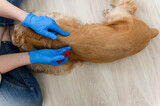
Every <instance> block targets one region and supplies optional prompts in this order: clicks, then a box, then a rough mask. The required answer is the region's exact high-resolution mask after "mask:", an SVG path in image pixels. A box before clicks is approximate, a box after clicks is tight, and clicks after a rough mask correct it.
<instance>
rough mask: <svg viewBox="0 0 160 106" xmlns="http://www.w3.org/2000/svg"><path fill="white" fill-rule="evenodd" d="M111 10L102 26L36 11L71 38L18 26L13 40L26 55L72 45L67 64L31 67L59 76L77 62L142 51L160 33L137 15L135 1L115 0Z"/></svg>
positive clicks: (68, 70)
mask: <svg viewBox="0 0 160 106" xmlns="http://www.w3.org/2000/svg"><path fill="white" fill-rule="evenodd" d="M111 4H112V6H113V7H114V8H113V9H111V10H109V9H108V10H105V11H104V15H105V16H106V20H105V21H104V22H101V23H94V24H85V25H82V24H81V23H80V22H79V21H78V20H77V19H76V18H74V17H72V16H68V15H64V14H61V13H57V12H51V13H49V12H34V13H33V14H35V15H38V16H48V17H51V18H52V19H54V20H55V21H56V23H57V24H58V26H59V27H60V28H61V29H62V30H63V31H65V32H69V33H70V36H67V37H64V36H61V35H59V34H56V35H57V38H58V39H57V40H51V39H49V38H47V37H44V36H42V35H39V34H37V33H35V32H34V31H33V30H32V29H30V28H27V27H24V26H22V25H21V24H18V25H16V26H15V29H14V32H13V36H12V40H13V43H14V45H16V46H18V47H19V48H20V50H21V51H22V52H28V51H31V50H39V49H44V48H45V49H58V48H61V47H65V46H71V48H72V49H71V51H70V55H69V60H68V63H67V64H64V65H61V66H56V67H55V66H51V65H42V64H32V65H29V68H30V69H31V70H33V71H36V72H44V73H52V74H55V75H59V74H65V73H69V72H71V69H72V67H73V65H74V64H75V63H76V62H85V61H86V62H95V63H107V62H113V61H116V60H119V59H122V58H125V57H128V56H131V55H134V54H136V53H138V52H140V51H142V50H143V49H144V48H145V47H146V46H147V45H148V43H149V42H150V40H151V39H152V38H154V37H156V36H157V35H158V34H159V31H158V30H157V29H154V28H150V27H149V26H148V25H147V24H145V23H144V22H143V21H142V20H140V19H138V18H136V17H135V16H134V13H135V11H136V9H137V6H136V4H135V2H134V1H132V0H113V1H112V3H111Z"/></svg>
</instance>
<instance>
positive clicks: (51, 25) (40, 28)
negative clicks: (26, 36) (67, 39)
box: [22, 13, 69, 40]
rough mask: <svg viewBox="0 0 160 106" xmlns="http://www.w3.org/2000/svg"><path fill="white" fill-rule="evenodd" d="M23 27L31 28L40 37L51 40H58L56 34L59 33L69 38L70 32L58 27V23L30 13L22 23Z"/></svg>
mask: <svg viewBox="0 0 160 106" xmlns="http://www.w3.org/2000/svg"><path fill="white" fill-rule="evenodd" d="M22 25H23V26H26V27H30V28H31V29H33V30H34V31H35V32H37V33H39V34H40V35H43V36H46V37H48V38H50V39H53V40H56V39H57V36H56V35H55V34H57V33H59V34H61V35H63V36H68V35H69V33H68V32H64V31H63V30H62V29H60V28H59V27H58V25H57V24H56V22H55V21H54V20H53V19H52V18H50V17H47V16H36V15H33V14H32V13H28V15H27V16H26V18H25V20H24V21H23V22H22Z"/></svg>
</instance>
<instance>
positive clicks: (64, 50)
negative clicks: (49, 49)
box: [58, 46, 71, 55]
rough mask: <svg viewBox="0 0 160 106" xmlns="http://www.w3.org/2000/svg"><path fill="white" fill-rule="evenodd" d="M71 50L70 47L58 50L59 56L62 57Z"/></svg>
mask: <svg viewBox="0 0 160 106" xmlns="http://www.w3.org/2000/svg"><path fill="white" fill-rule="evenodd" d="M69 50H71V47H70V46H67V47H62V48H60V49H58V54H60V55H61V54H63V53H64V52H66V51H69Z"/></svg>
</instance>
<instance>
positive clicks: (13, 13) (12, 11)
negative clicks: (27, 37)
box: [0, 0, 28, 22]
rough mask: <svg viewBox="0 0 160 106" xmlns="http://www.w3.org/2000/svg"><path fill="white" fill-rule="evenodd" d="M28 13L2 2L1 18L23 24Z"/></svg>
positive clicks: (0, 6)
mask: <svg viewBox="0 0 160 106" xmlns="http://www.w3.org/2000/svg"><path fill="white" fill-rule="evenodd" d="M27 14H28V13H27V12H25V11H23V10H21V9H19V8H17V7H16V6H14V5H12V4H11V3H9V2H8V1H6V0H0V16H2V17H6V18H10V19H15V20H19V21H21V22H23V20H24V19H25V17H26V16H27Z"/></svg>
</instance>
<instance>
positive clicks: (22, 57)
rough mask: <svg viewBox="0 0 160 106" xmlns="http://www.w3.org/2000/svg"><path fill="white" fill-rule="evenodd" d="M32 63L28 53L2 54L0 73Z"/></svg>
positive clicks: (0, 57)
mask: <svg viewBox="0 0 160 106" xmlns="http://www.w3.org/2000/svg"><path fill="white" fill-rule="evenodd" d="M28 64H31V63H30V59H29V55H28V53H27V52H26V53H16V54H8V55H1V56H0V73H6V72H8V71H11V70H13V69H15V68H17V67H20V66H23V65H28Z"/></svg>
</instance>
